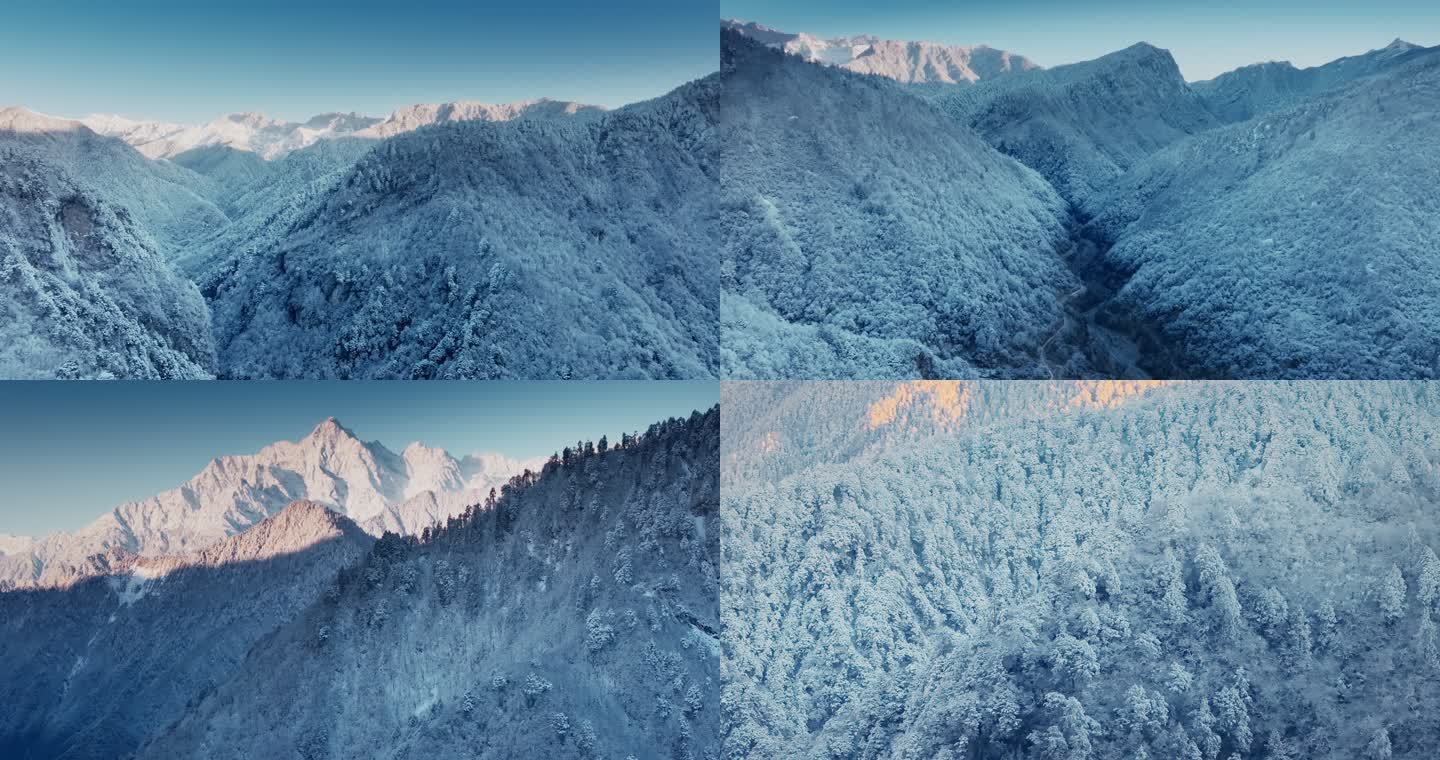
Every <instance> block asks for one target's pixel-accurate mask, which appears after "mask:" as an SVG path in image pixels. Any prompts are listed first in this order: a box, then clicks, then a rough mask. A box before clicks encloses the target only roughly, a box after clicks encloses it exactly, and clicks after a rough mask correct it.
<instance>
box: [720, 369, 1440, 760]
mask: <svg viewBox="0 0 1440 760" xmlns="http://www.w3.org/2000/svg"><path fill="white" fill-rule="evenodd" d="M891 385H892V386H894V385H895V384H891ZM911 385H914V384H911ZM962 385H963V384H962ZM988 385H989V386H991V387H988V388H984V389H981V390H979V391H977V392H976V394H975V395H974V396H973V397H972V398H971V399H970V407H969V409H968V410H967V414H966V416H965V418H964V419H965V421H966V423H965V425H964V426H963V427H957V428H955V429H952V430H949V431H948V432H945V431H944V428H943V426H938V425H937V426H935V427H932V428H931V430H930V432H929V434H916V433H913V432H911V431H909V430H903V429H902V430H901V431H896V432H893V433H892V434H891V435H890V436H889V437H888V438H884V437H881V438H880V439H879V440H881V441H888V442H885V443H876V442H875V440H876V439H874V438H870V437H868V436H860V437H859V440H863V441H866V442H867V445H863V446H856V445H855V441H856V440H857V439H856V437H854V435H853V433H852V430H853V428H854V427H856V426H862V427H863V426H864V425H865V424H866V420H867V419H868V417H867V415H866V411H867V409H869V408H873V407H874V405H875V403H876V398H877V396H878V397H879V398H880V400H882V401H883V400H884V399H885V398H890V397H894V394H890V395H888V396H887V395H884V394H879V393H877V392H876V391H875V390H874V389H872V388H870V387H868V386H867V385H864V384H861V385H858V386H857V385H854V384H833V383H831V384H810V385H806V384H793V383H783V384H775V385H774V386H773V387H770V388H760V389H745V390H744V392H738V391H732V392H730V393H729V395H727V397H726V403H727V407H726V408H727V415H729V416H733V417H735V418H736V422H735V423H734V426H733V428H732V427H728V426H729V425H731V423H727V430H730V429H733V430H736V431H737V433H738V435H737V439H736V444H737V447H738V448H737V449H734V450H732V449H728V447H729V446H730V443H729V442H728V440H727V454H726V456H727V457H732V456H733V457H734V458H735V460H736V461H735V463H734V464H733V466H732V465H728V464H727V469H726V470H725V472H726V475H725V490H724V493H725V499H724V502H723V509H722V519H723V520H724V530H725V535H726V537H727V539H726V541H725V542H724V544H723V547H722V549H723V553H722V560H723V565H722V574H721V578H722V583H723V592H722V612H723V619H724V622H725V628H724V633H723V637H724V642H725V646H726V650H725V651H726V653H727V659H726V682H725V687H724V702H723V704H724V705H725V706H726V710H725V718H724V719H725V736H726V745H725V753H726V756H727V757H733V758H740V757H791V756H794V757H836V756H839V757H850V758H919V757H926V758H929V757H949V758H967V759H968V760H988V759H991V758H994V759H997V760H998V759H999V758H1012V757H1047V758H1048V757H1058V758H1067V760H1069V759H1070V758H1091V759H1092V760H1101V759H1103V758H1111V757H1127V758H1130V757H1149V758H1155V759H1158V758H1186V759H1187V760H1219V759H1220V758H1230V757H1235V758H1242V757H1245V758H1248V757H1256V758H1262V757H1263V758H1272V757H1273V758H1334V759H1335V760H1341V759H1346V760H1348V758H1354V757H1367V756H1372V755H1373V756H1384V755H1383V753H1385V752H1388V753H1390V756H1392V757H1405V758H1415V759H1416V760H1418V759H1419V758H1424V757H1428V756H1429V755H1430V754H1431V751H1430V750H1431V748H1432V747H1433V746H1434V744H1435V743H1436V742H1437V741H1440V733H1437V731H1436V728H1435V724H1434V721H1433V720H1431V719H1430V715H1431V714H1432V712H1433V711H1434V710H1435V709H1437V708H1440V688H1437V686H1436V681H1435V673H1436V670H1435V667H1436V665H1435V663H1436V662H1437V658H1440V644H1437V640H1436V636H1437V635H1436V625H1435V622H1434V620H1433V615H1434V607H1433V603H1432V604H1425V603H1422V602H1423V598H1424V597H1425V596H1427V595H1431V594H1433V593H1435V592H1434V591H1433V580H1429V581H1427V580H1424V579H1425V578H1426V577H1427V573H1433V571H1434V567H1435V561H1434V560H1433V558H1432V555H1434V553H1435V548H1436V547H1437V546H1440V510H1437V509H1436V500H1435V494H1436V493H1440V453H1437V450H1436V448H1435V445H1434V440H1435V439H1434V435H1433V430H1434V429H1435V426H1436V425H1437V424H1440V390H1437V389H1436V388H1434V387H1432V385H1430V384H1426V383H1412V384H1405V383H1357V384H1347V383H1331V384H1314V383H1246V384H1227V383H1190V384H1172V385H1168V386H1161V387H1158V388H1154V389H1152V390H1150V391H1148V392H1146V393H1143V394H1135V395H1128V396H1127V395H1122V394H1120V393H1119V390H1118V388H1113V387H1112V388H1110V389H1109V390H1104V391H1102V390H1101V389H1098V388H1097V389H1095V392H1093V393H1088V394H1084V393H1079V392H1078V391H1079V388H1077V387H1076V386H1077V385H1081V384H1073V385H1072V384H1055V385H1054V386H1051V389H1050V390H1049V391H1048V392H1046V391H1044V390H1043V389H1040V388H1036V387H1034V386H1035V384H1030V383H989V384H988ZM791 394H795V395H796V396H797V399H798V403H797V401H796V400H795V399H790V398H789V396H790V395H791ZM937 398H949V397H948V396H946V395H944V394H935V395H926V396H918V397H913V408H907V410H906V411H907V412H908V413H909V414H911V415H913V416H914V418H917V419H921V420H923V419H926V418H928V417H929V415H930V414H931V413H932V412H934V411H936V410H937V409H941V408H944V407H942V406H941V405H940V403H939V402H937ZM1074 398H1082V399H1096V398H1118V399H1119V400H1118V401H1117V402H1115V403H1113V404H1111V403H1107V404H1103V405H1094V406H1091V405H1085V404H1073V403H1070V402H1068V401H1066V399H1074ZM897 414H899V412H898V411H897ZM752 422H753V423H754V424H755V425H756V426H757V427H758V428H759V429H760V430H764V429H765V428H768V429H769V430H770V431H772V432H774V433H776V435H775V436H773V437H770V436H767V435H765V434H764V433H762V432H753V433H752V432H750V424H751V423H752ZM937 428H938V429H937ZM751 436H754V439H753V440H754V443H752V438H751ZM766 440H772V441H773V442H774V444H773V445H772V446H770V447H769V448H768V450H764V451H762V449H764V448H765V447H764V446H761V445H759V444H760V443H762V442H764V441H766ZM792 441H797V442H798V441H804V442H806V445H803V446H802V445H787V444H788V443H789V442H792ZM732 451H733V454H732V453H731V452H732ZM836 451H840V452H843V454H841V455H837V454H836ZM1397 461H1399V462H1400V464H1399V465H1398V467H1400V468H1401V469H1402V470H1403V477H1393V476H1391V473H1392V471H1393V470H1394V468H1395V467H1397V465H1396V462H1397ZM807 463H813V464H807ZM757 472H774V473H784V474H781V475H778V476H774V477H756V476H755V475H754V474H753V473H757ZM1412 525H1413V528H1412V527H1411V526H1412ZM1427 568H1429V569H1428V570H1427ZM1429 577H1433V576H1429ZM1432 602H1433V599H1432ZM1382 731H1383V733H1384V737H1383V738H1381V736H1380V734H1381V733H1382Z"/></svg>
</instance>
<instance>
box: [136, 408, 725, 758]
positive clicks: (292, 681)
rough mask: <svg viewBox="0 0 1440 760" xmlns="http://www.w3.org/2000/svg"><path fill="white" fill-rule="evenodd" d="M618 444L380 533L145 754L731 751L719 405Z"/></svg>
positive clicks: (588, 448) (584, 450) (581, 453)
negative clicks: (721, 569)
mask: <svg viewBox="0 0 1440 760" xmlns="http://www.w3.org/2000/svg"><path fill="white" fill-rule="evenodd" d="M621 444H622V445H621V446H618V447H608V446H607V442H606V441H604V440H603V439H602V441H601V442H600V443H599V444H598V445H596V444H590V443H583V444H579V445H577V447H576V448H575V449H567V450H566V451H565V452H564V454H563V456H562V457H560V458H559V459H558V460H555V461H552V462H550V463H548V464H547V465H545V467H544V468H543V470H542V471H541V472H540V473H539V474H538V475H528V476H522V477H520V478H517V479H516V480H514V481H512V482H511V483H510V484H509V485H508V486H507V487H506V488H504V489H503V490H502V492H501V493H500V494H499V496H498V498H496V499H495V500H494V501H493V502H491V503H488V504H485V505H483V506H480V507H479V508H477V509H475V510H472V511H471V512H469V513H468V514H466V515H464V516H462V517H460V518H456V519H454V520H451V521H450V522H449V523H448V524H447V525H446V526H445V527H443V528H442V529H440V530H438V531H435V532H427V534H426V535H425V536H424V537H422V539H421V540H419V541H416V540H413V539H412V540H405V539H401V538H398V537H395V536H387V537H385V538H383V539H381V540H380V541H379V542H378V543H376V544H375V547H374V549H373V551H372V552H371V553H370V555H369V557H368V558H367V559H366V560H365V561H364V562H362V563H361V564H359V565H357V566H356V567H354V568H353V569H351V570H349V571H347V572H346V573H345V574H344V576H343V577H342V579H341V581H340V583H339V584H338V585H337V587H336V588H335V589H334V591H333V593H331V594H329V595H328V596H327V597H326V598H325V599H324V600H322V601H321V602H319V603H318V604H317V605H316V606H314V607H313V608H312V609H310V610H309V611H308V612H307V613H306V614H305V615H304V616H303V617H302V618H300V619H298V620H296V621H295V623H294V624H292V625H290V626H288V627H286V628H285V629H284V630H283V631H281V632H279V633H277V634H276V635H275V636H273V637H270V638H268V639H267V640H266V641H265V642H263V643H262V644H261V645H260V646H257V647H256V648H255V649H254V650H253V651H252V652H251V653H250V655H249V657H248V659H247V661H246V663H245V664H244V666H243V668H242V671H241V672H240V674H238V675H237V676H236V677H235V678H233V679H231V680H229V681H227V682H226V683H224V684H222V685H220V686H219V687H218V688H216V689H215V690H214V691H213V692H211V693H209V694H208V695H206V696H205V697H204V698H203V699H202V700H201V701H200V702H199V703H198V704H197V705H196V706H195V707H194V709H193V710H191V711H190V712H189V713H188V714H187V715H186V717H185V718H183V719H182V720H181V721H179V722H178V723H177V724H176V725H174V726H173V727H172V728H171V730H169V731H167V732H166V733H165V734H163V735H162V736H160V737H158V738H156V739H154V740H153V741H152V742H150V743H149V744H147V746H146V747H145V749H144V750H143V751H142V752H141V753H140V754H139V756H140V757H142V758H171V757H191V756H196V755H198V754H202V753H203V754H204V755H206V756H207V757H212V758H231V757H233V758H248V757H254V756H257V755H262V756H287V757H288V756H298V757H303V758H330V757H335V758H342V757H356V756H365V757H384V758H428V757H454V756H456V755H457V752H460V753H461V754H462V755H464V753H469V754H468V755H464V756H473V757H477V758H514V757H586V758H589V757H606V758H612V757H613V758H621V757H627V756H633V757H636V758H660V757H665V758H670V757H678V758H692V757H693V758H713V757H717V756H718V732H719V721H720V716H719V712H718V707H717V706H718V704H719V693H718V692H719V675H720V674H719V667H720V666H719V653H718V646H719V644H718V640H717V636H718V635H719V610H718V608H717V603H718V587H717V584H718V582H719V579H718V576H717V572H716V565H717V562H718V555H719V533H718V525H717V524H716V519H717V510H718V507H719V475H718V458H719V409H718V407H717V408H714V409H711V410H710V411H709V412H707V413H705V414H700V413H696V414H695V415H693V416H692V417H691V418H690V419H689V420H670V421H667V422H664V423H659V424H657V425H655V426H652V428H651V429H650V430H649V431H647V432H646V433H645V434H643V435H641V436H639V437H638V438H636V439H632V438H631V437H630V436H626V438H625V439H624V440H622V441H621ZM317 706H321V709H316V707H317ZM256 726H265V727H266V730H265V731H263V732H257V731H256V730H255V727H256ZM461 748H463V749H461Z"/></svg>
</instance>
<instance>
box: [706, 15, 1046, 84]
mask: <svg viewBox="0 0 1440 760" xmlns="http://www.w3.org/2000/svg"><path fill="white" fill-rule="evenodd" d="M720 26H721V28H722V29H726V30H729V31H732V32H735V33H736V34H741V35H744V36H746V37H749V38H750V39H753V40H755V41H757V42H759V43H761V44H762V45H766V46H768V47H773V48H776V49H778V50H783V51H784V52H786V53H789V54H791V55H797V56H800V57H801V58H804V59H805V60H807V61H811V62H812V63H823V64H826V65H829V66H838V67H840V68H843V69H848V70H850V71H854V72H856V73H858V74H875V75H877V76H883V77H886V78H888V79H894V80H896V81H898V82H906V83H910V84H971V83H974V82H977V81H979V80H982V79H984V80H988V79H992V78H995V77H1000V76H1005V75H1007V74H1012V73H1015V72H1019V71H1030V70H1032V69H1037V68H1039V66H1037V65H1036V64H1035V63H1033V62H1032V61H1030V60H1028V59H1026V58H1025V57H1024V56H1020V55H1016V54H1014V53H1010V52H1008V51H1005V50H996V49H995V48H992V47H988V46H986V45H941V44H939V43H935V42H902V41H898V40H882V39H880V38H878V37H872V36H869V35H860V36H855V37H832V38H820V37H815V36H813V35H809V34H803V33H801V34H790V33H787V32H781V31H777V30H775V29H771V28H769V27H767V26H764V25H762V24H757V23H754V22H742V21H735V20H726V21H722V22H720Z"/></svg>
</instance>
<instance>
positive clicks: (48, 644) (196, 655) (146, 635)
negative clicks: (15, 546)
mask: <svg viewBox="0 0 1440 760" xmlns="http://www.w3.org/2000/svg"><path fill="white" fill-rule="evenodd" d="M373 541H374V539H373V538H371V537H370V536H368V535H366V534H365V533H364V532H362V531H361V530H360V529H359V528H358V527H356V526H355V524H354V523H352V522H351V521H349V520H348V519H346V518H344V517H341V516H339V515H336V514H334V513H332V512H330V511H328V510H326V509H325V508H324V507H322V506H320V505H318V504H314V503H307V502H297V503H295V504H293V505H291V506H289V507H287V508H286V509H285V510H283V511H281V512H279V513H278V514H276V515H274V516H272V517H270V518H269V519H266V520H265V521H263V522H261V523H259V524H258V525H255V526H254V527H252V528H251V529H250V530H248V531H246V532H245V533H242V534H240V535H237V536H233V537H231V538H228V539H225V540H223V541H221V542H220V543H217V544H215V545H212V546H210V547H208V548H206V549H204V550H201V551H200V552H198V553H195V554H188V555H180V556H161V557H135V556H133V555H128V556H123V557H117V558H116V559H117V561H116V564H115V565H114V566H112V567H110V568H109V570H108V572H107V574H106V575H104V576H97V577H93V578H89V579H87V580H85V581H83V582H81V583H78V584H76V585H73V586H70V587H68V588H65V589H31V590H21V591H8V592H4V593H0V673H3V674H4V677H3V678H0V703H3V704H4V705H5V709H3V710H0V756H4V757H14V758H59V757H66V758H76V759H77V760H78V759H81V758H84V759H93V760H111V759H112V758H117V757H128V756H130V753H131V752H133V751H134V750H135V748H136V747H137V746H138V745H139V744H140V742H142V741H143V740H144V739H145V738H146V737H148V736H150V735H152V734H154V733H155V732H157V731H159V730H160V729H163V728H164V727H165V726H168V725H169V724H170V723H171V722H173V721H174V720H176V719H177V718H179V717H180V716H181V715H182V714H183V713H184V711H185V710H186V709H187V708H188V706H190V705H191V704H193V703H194V701H195V700H197V699H199V698H200V697H201V696H202V695H204V694H206V693H208V692H209V691H211V690H213V689H215V688H216V687H217V686H218V685H219V684H221V683H223V682H225V680H226V679H227V678H229V677H230V676H231V675H232V674H233V673H234V672H235V671H236V669H237V668H238V667H239V666H240V665H241V663H242V662H244V659H245V655H246V652H248V651H249V650H250V648H251V647H252V646H254V645H255V644H256V643H257V642H259V641H262V640H263V639H265V638H266V637H267V636H269V635H270V634H271V633H272V632H274V631H275V630H276V629H277V628H279V627H281V626H282V625H284V624H285V623H287V622H289V621H290V620H291V619H293V618H294V617H295V616H296V615H298V614H300V613H301V611H303V610H304V609H306V608H307V607H309V606H310V605H312V604H313V603H314V602H315V601H316V600H318V599H319V598H320V597H321V594H322V593H323V592H324V590H325V589H326V588H329V587H333V585H334V582H335V577H336V573H337V572H338V571H339V570H340V569H341V568H344V567H348V566H350V565H352V564H354V563H355V562H357V561H359V560H360V559H361V558H362V557H363V556H364V555H365V553H366V551H367V550H368V549H369V547H370V545H371V543H372V542H373Z"/></svg>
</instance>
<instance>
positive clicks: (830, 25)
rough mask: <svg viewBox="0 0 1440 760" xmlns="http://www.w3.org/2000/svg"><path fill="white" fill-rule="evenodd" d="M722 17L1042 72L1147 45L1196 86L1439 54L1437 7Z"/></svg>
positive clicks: (1081, 7)
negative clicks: (996, 59) (1004, 53)
mask: <svg viewBox="0 0 1440 760" xmlns="http://www.w3.org/2000/svg"><path fill="white" fill-rule="evenodd" d="M720 16H721V18H738V19H743V20H746V21H758V22H760V23H762V24H765V25H766V26H770V27H773V28H776V29H780V30H782V31H786V32H807V33H809V34H813V35H816V36H821V37H834V36H848V35H855V34H873V35H876V36H878V37H882V38H885V39H899V40H910V41H915V40H926V41H932V42H942V43H947V44H952V45H974V44H985V45H989V46H991V47H996V48H1001V49H1003V50H1008V51H1011V52H1014V53H1019V54H1020V55H1024V56H1026V57H1028V58H1030V59H1031V60H1033V61H1035V62H1036V63H1039V64H1040V65H1042V66H1057V65H1060V64H1065V63H1075V62H1077V61H1085V60H1090V59H1093V58H1097V57H1099V56H1101V55H1104V54H1105V53H1109V52H1112V51H1115V50H1120V49H1122V48H1125V47H1129V46H1130V45H1132V44H1134V43H1136V42H1141V41H1144V42H1149V43H1150V44H1152V45H1155V46H1157V47H1161V48H1165V49H1167V50H1169V51H1170V52H1171V54H1172V55H1174V56H1175V61H1176V63H1178V64H1179V66H1180V71H1181V72H1182V73H1183V74H1184V75H1185V78H1186V79H1187V80H1189V81H1196V80H1201V79H1210V78H1213V77H1215V76H1216V75H1218V74H1221V73H1224V72H1226V71H1230V70H1232V69H1235V68H1238V67H1240V66H1245V65H1248V64H1251V63H1259V62H1262V61H1273V60H1288V61H1290V62H1292V63H1294V64H1295V65H1296V66H1300V67H1306V66H1315V65H1319V64H1322V63H1326V62H1328V61H1332V60H1334V59H1336V58H1340V57H1343V56H1347V55H1355V54H1358V53H1363V52H1365V51H1367V50H1372V49H1375V48H1380V47H1384V46H1385V45H1387V44H1389V43H1390V41H1391V40H1393V39H1395V38H1397V37H1399V38H1402V39H1405V40H1406V41H1408V42H1412V43H1415V44H1417V45H1426V46H1430V45H1436V44H1440V3H1437V2H1433V0H1432V1H1431V2H1420V1H1419V0H1373V2H1367V3H1357V2H1353V0H1349V1H1346V2H1341V1H1340V0H1313V1H1312V2H1299V1H1298V0H1254V1H1253V2H1242V1H1241V0H1208V1H1207V2H1203V3H1170V2H1164V3H1156V2H1135V1H1133V0H1100V1H1098V2H1062V1H1060V0H1010V1H1009V2H1003V3H1001V2H956V1H955V0H948V1H945V0H896V1H895V2H876V1H875V0H863V1H862V0H721V1H720Z"/></svg>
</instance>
